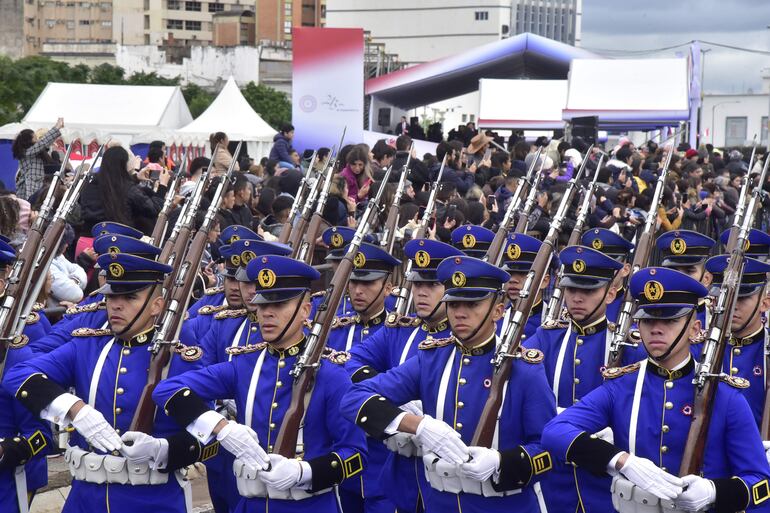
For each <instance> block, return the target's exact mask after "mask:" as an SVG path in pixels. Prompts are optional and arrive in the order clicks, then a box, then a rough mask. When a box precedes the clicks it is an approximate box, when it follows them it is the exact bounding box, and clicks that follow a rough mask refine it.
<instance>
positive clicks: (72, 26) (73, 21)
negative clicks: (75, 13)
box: [67, 20, 75, 29]
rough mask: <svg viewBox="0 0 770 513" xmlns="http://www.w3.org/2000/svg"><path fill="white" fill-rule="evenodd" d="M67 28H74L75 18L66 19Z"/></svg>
mask: <svg viewBox="0 0 770 513" xmlns="http://www.w3.org/2000/svg"><path fill="white" fill-rule="evenodd" d="M67 28H68V29H74V28H75V20H67Z"/></svg>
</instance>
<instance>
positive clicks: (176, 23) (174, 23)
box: [166, 20, 184, 30]
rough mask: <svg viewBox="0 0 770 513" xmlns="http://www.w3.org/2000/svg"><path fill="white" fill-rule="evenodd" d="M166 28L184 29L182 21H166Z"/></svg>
mask: <svg viewBox="0 0 770 513" xmlns="http://www.w3.org/2000/svg"><path fill="white" fill-rule="evenodd" d="M166 28H167V29H171V30H181V29H183V28H184V22H183V21H182V20H166Z"/></svg>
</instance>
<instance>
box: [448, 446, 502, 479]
mask: <svg viewBox="0 0 770 513" xmlns="http://www.w3.org/2000/svg"><path fill="white" fill-rule="evenodd" d="M468 450H470V452H471V460H470V461H468V462H466V463H462V464H460V466H458V467H457V473H458V474H460V476H462V477H467V478H470V479H475V480H476V481H486V480H487V479H489V477H490V476H491V475H492V474H494V473H495V472H498V471H499V470H500V453H499V452H497V451H496V450H494V449H487V448H486V447H475V446H471V447H468Z"/></svg>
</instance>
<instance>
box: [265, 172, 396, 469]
mask: <svg viewBox="0 0 770 513" xmlns="http://www.w3.org/2000/svg"><path fill="white" fill-rule="evenodd" d="M390 172H391V169H388V171H387V173H386V174H385V178H384V179H383V183H387V182H388V177H389V176H390ZM384 190H385V187H380V188H379V190H378V191H377V196H376V197H375V198H374V199H373V200H372V201H370V202H369V204H368V205H367V207H366V210H365V211H364V215H363V216H362V217H361V221H360V223H359V225H358V229H357V230H356V234H355V235H354V236H353V240H352V241H351V243H350V244H349V245H348V249H347V252H346V253H345V257H344V258H343V259H342V261H341V262H340V263H339V266H338V267H337V270H336V271H335V272H334V276H333V277H332V282H331V284H329V288H328V289H327V292H326V296H325V298H324V301H323V303H322V304H321V305H320V306H319V307H318V311H317V312H316V316H315V319H313V326H312V327H311V328H310V335H309V336H308V340H307V344H306V346H305V350H304V351H303V352H302V353H301V354H300V355H299V357H298V358H297V361H296V362H295V364H294V367H293V368H292V370H291V375H292V377H293V378H294V383H293V385H292V390H291V403H290V404H289V407H288V409H287V410H286V413H285V414H284V417H283V422H282V423H281V429H280V430H279V431H278V438H276V440H275V444H274V451H273V452H274V453H275V454H280V455H281V456H284V457H286V458H294V457H295V456H296V455H297V437H298V435H299V429H300V426H301V424H302V419H303V418H304V417H305V411H306V410H307V407H308V405H309V404H310V398H311V396H312V393H313V386H314V385H315V376H316V372H318V367H319V365H318V364H319V363H320V360H321V355H322V354H323V352H324V348H325V345H326V339H327V338H328V334H329V330H330V329H331V325H332V320H333V319H334V315H335V313H336V312H337V305H339V302H340V300H341V299H342V295H343V294H344V293H345V290H346V289H347V287H348V281H349V280H350V274H351V273H352V272H353V257H355V255H356V253H357V252H358V248H360V247H361V243H362V241H363V239H364V236H365V235H366V234H367V233H368V232H369V228H370V227H371V225H372V221H373V219H374V216H375V214H376V213H377V211H378V209H379V204H380V201H381V199H382V192H383V191H384Z"/></svg>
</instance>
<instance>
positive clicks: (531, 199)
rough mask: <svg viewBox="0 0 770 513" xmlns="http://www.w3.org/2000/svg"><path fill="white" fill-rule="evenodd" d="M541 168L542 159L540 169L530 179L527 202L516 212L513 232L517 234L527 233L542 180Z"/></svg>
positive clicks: (541, 164) (542, 164)
mask: <svg viewBox="0 0 770 513" xmlns="http://www.w3.org/2000/svg"><path fill="white" fill-rule="evenodd" d="M538 158H539V157H538ZM543 166H545V159H543V161H542V162H541V163H540V168H539V169H538V170H537V174H536V175H535V176H534V177H533V179H532V185H531V186H530V188H529V193H528V194H527V201H525V202H524V206H523V207H522V208H521V209H520V210H519V212H518V216H519V218H518V220H517V221H516V229H515V230H514V231H516V232H518V233H524V232H526V231H527V225H528V224H529V216H530V214H532V209H533V208H535V200H537V193H538V192H540V191H539V189H540V181H541V180H542V179H543Z"/></svg>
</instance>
